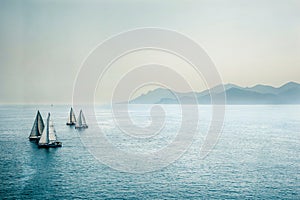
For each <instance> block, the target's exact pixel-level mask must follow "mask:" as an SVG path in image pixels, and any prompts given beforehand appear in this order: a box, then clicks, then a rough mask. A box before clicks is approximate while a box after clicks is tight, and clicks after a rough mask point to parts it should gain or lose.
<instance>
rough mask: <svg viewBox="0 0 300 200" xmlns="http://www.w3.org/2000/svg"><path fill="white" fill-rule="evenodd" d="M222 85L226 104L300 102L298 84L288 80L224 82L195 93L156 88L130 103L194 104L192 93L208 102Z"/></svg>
mask: <svg viewBox="0 0 300 200" xmlns="http://www.w3.org/2000/svg"><path fill="white" fill-rule="evenodd" d="M222 86H224V91H225V94H226V103H227V104H300V84H299V83H296V82H288V83H286V84H284V85H282V86H281V87H278V88H276V87H273V86H269V85H256V86H254V87H240V86H238V85H234V84H226V85H219V86H216V87H214V88H212V89H210V90H205V91H202V92H195V93H194V92H189V93H180V92H175V91H171V90H169V89H164V88H158V89H155V90H152V91H149V92H148V93H147V94H143V95H141V96H139V97H137V98H135V99H133V100H131V101H130V103H131V104H178V103H179V101H178V99H180V101H181V103H182V104H194V103H195V101H194V98H193V95H195V97H196V99H197V103H198V104H210V103H211V95H210V94H212V93H214V94H215V96H216V97H217V98H218V97H221V95H222ZM176 96H177V98H176Z"/></svg>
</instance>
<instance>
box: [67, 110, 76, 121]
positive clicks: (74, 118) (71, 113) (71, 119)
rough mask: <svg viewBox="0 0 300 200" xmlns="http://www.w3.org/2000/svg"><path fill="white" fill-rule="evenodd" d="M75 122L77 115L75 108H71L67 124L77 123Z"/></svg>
mask: <svg viewBox="0 0 300 200" xmlns="http://www.w3.org/2000/svg"><path fill="white" fill-rule="evenodd" d="M75 124H76V117H75V113H74V111H73V108H71V110H70V115H69V119H68V122H67V125H75Z"/></svg>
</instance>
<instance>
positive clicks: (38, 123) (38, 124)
mask: <svg viewBox="0 0 300 200" xmlns="http://www.w3.org/2000/svg"><path fill="white" fill-rule="evenodd" d="M43 130H44V121H43V118H42V116H41V113H40V111H39V110H38V111H37V114H36V117H35V120H34V123H33V126H32V129H31V132H30V135H29V137H28V138H29V140H30V141H38V140H39V139H40V137H41V135H42V132H43Z"/></svg>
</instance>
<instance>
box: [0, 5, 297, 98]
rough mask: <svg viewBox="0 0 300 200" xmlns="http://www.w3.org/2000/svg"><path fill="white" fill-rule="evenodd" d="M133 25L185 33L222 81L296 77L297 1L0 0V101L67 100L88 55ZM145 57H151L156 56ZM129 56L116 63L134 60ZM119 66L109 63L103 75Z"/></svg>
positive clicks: (275, 80) (251, 82)
mask: <svg viewBox="0 0 300 200" xmlns="http://www.w3.org/2000/svg"><path fill="white" fill-rule="evenodd" d="M139 27H160V28H167V29H172V30H175V31H178V32H180V33H182V34H185V35H187V36H189V37H190V38H192V39H193V40H195V41H196V42H197V43H199V44H200V45H201V46H202V47H203V48H204V49H205V50H206V52H207V54H208V55H209V56H210V58H211V59H212V60H213V62H214V63H215V65H216V67H217V69H218V71H219V73H220V75H221V77H222V79H223V81H224V83H234V84H238V85H241V86H253V85H255V84H268V85H273V86H280V85H282V84H284V83H286V82H288V81H296V82H300V56H299V55H300V1H297V0H248V1H246V0H195V1H192V0H181V1H179V0H172V1H171V0H170V1H161V0H151V1H146V0H119V1H117V0H105V1H96V0H94V1H88V0H87V1H84V0H82V1H76V0H75V1H74V0H72V1H71V0H56V1H47V0H46V1H39V0H35V1H33V0H19V1H16V0H0V67H1V68H0V69H1V73H0V103H71V101H72V91H73V83H74V80H75V77H76V74H77V72H78V70H79V68H80V65H81V63H82V62H83V60H84V58H85V57H86V56H87V55H88V53H89V52H90V51H91V50H92V49H93V48H95V47H96V46H97V45H98V44H99V43H101V42H103V41H104V40H105V39H107V38H108V37H110V36H112V35H115V34H118V33H119V32H123V31H126V30H130V29H135V28H139ZM146 54H147V53H146ZM148 55H150V58H151V56H152V58H153V59H155V53H153V54H151V52H150V54H149V52H148ZM160 56H164V55H160ZM139 58H141V55H139ZM161 58H162V57H161ZM147 59H149V57H147V58H146V59H145V60H147ZM156 59H157V58H156ZM164 59H166V60H168V62H169V63H172V62H173V63H174V60H173V59H172V58H170V57H168V56H167V55H166V56H165V57H164ZM128 60H129V59H128V58H127V62H126V59H124V60H123V61H122V60H121V61H120V62H119V66H125V65H126V64H127V65H132V64H136V63H139V62H140V61H141V60H139V61H138V62H133V63H132V64H131V63H130V62H129V61H128ZM134 60H135V58H134V57H132V58H131V62H132V61H134ZM142 60H143V59H142ZM158 60H159V59H158ZM176 63H177V66H175V68H177V69H178V70H179V71H182V73H186V76H188V77H189V79H190V80H189V81H191V82H192V83H193V84H194V85H196V89H197V90H201V89H204V88H203V81H201V80H200V81H198V80H197V79H195V78H193V74H192V72H190V74H189V70H187V68H188V67H189V66H187V65H185V64H184V63H182V64H180V61H178V62H176ZM174 65H175V64H174ZM121 71H122V70H118V66H116V68H115V69H114V70H112V71H111V73H110V76H111V77H114V76H117V75H118V73H120V72H121ZM109 79H111V78H110V77H108V80H109ZM198 83H199V87H198V88H197V84H198ZM107 84H108V85H109V84H110V82H107ZM106 90H107V91H106ZM106 90H105V89H104V90H102V91H97V92H99V93H102V94H106V93H109V87H108V88H107V89H106ZM96 96H97V95H96ZM100 101H101V100H100Z"/></svg>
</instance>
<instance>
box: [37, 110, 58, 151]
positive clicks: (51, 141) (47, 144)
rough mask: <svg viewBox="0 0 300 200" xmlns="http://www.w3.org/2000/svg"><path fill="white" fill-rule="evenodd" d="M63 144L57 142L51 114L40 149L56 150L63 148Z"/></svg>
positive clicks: (42, 136) (39, 145) (41, 139)
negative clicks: (56, 148)
mask: <svg viewBox="0 0 300 200" xmlns="http://www.w3.org/2000/svg"><path fill="white" fill-rule="evenodd" d="M61 146H62V143H61V142H58V141H57V137H56V131H55V128H54V124H53V121H52V120H51V119H50V113H48V118H47V121H46V127H45V128H44V130H43V133H42V135H41V138H40V140H39V143H38V147H39V148H51V147H52V148H55V147H61Z"/></svg>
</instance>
